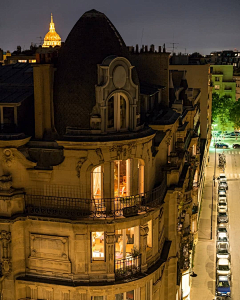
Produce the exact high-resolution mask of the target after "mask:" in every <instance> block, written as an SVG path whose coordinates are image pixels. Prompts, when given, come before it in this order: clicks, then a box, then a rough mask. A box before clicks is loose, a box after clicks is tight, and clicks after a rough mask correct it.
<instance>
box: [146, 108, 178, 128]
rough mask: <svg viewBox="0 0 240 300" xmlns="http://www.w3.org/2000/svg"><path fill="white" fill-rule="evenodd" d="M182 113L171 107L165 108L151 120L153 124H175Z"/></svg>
mask: <svg viewBox="0 0 240 300" xmlns="http://www.w3.org/2000/svg"><path fill="white" fill-rule="evenodd" d="M179 116H180V114H179V113H177V112H176V111H174V110H173V109H171V108H163V109H161V110H160V111H159V114H158V115H157V116H156V117H155V118H154V119H153V120H152V121H151V122H150V124H152V125H170V124H174V123H175V122H176V121H177V119H178V118H179Z"/></svg>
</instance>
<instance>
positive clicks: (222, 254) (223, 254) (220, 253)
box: [216, 247, 231, 261]
mask: <svg viewBox="0 0 240 300" xmlns="http://www.w3.org/2000/svg"><path fill="white" fill-rule="evenodd" d="M216 252H217V253H216V258H217V260H218V259H221V258H225V259H228V260H229V261H231V255H230V252H229V249H228V247H225V248H217V251H216Z"/></svg>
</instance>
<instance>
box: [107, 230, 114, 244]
mask: <svg viewBox="0 0 240 300" xmlns="http://www.w3.org/2000/svg"><path fill="white" fill-rule="evenodd" d="M115 241H116V237H115V233H114V232H108V233H106V243H107V244H114V243H115Z"/></svg>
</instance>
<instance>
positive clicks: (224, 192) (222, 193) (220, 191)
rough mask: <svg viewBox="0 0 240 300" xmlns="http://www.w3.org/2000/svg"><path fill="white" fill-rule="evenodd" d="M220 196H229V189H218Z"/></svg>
mask: <svg viewBox="0 0 240 300" xmlns="http://www.w3.org/2000/svg"><path fill="white" fill-rule="evenodd" d="M220 196H225V197H227V191H226V190H225V189H224V190H218V197H220Z"/></svg>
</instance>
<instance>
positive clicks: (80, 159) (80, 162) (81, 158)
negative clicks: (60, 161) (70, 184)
mask: <svg viewBox="0 0 240 300" xmlns="http://www.w3.org/2000/svg"><path fill="white" fill-rule="evenodd" d="M86 160H87V157H80V158H79V160H78V163H77V166H76V171H77V177H78V178H80V171H81V168H82V165H83V164H84V163H85V161H86Z"/></svg>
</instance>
